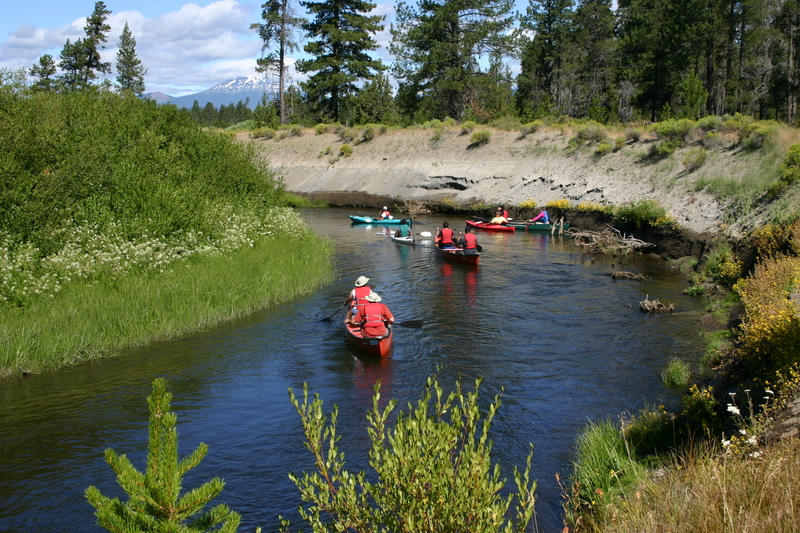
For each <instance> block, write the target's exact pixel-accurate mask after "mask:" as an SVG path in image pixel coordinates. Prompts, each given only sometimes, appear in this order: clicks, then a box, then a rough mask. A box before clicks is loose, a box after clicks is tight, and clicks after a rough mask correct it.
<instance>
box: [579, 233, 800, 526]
mask: <svg viewBox="0 0 800 533" xmlns="http://www.w3.org/2000/svg"><path fill="white" fill-rule="evenodd" d="M798 235H800V223H798V222H795V223H794V224H791V225H787V226H785V225H775V226H767V227H764V228H762V229H760V230H759V231H757V232H755V233H753V234H752V235H751V236H750V237H749V239H748V242H747V245H748V246H747V247H746V248H747V250H748V252H749V253H750V254H752V256H754V257H757V258H758V260H757V262H756V264H755V267H754V268H753V269H752V271H750V272H749V273H748V274H747V276H746V277H743V278H740V279H738V280H737V279H735V278H731V277H730V276H723V278H720V279H718V280H717V281H716V283H718V284H719V283H722V281H721V279H724V278H725V277H728V280H729V281H728V283H729V284H730V286H731V289H732V293H731V294H733V295H735V297H736V298H737V299H738V301H739V305H740V306H741V307H740V309H739V311H738V312H737V314H736V318H737V319H738V320H740V321H741V323H740V324H737V325H735V326H734V327H732V328H731V329H730V330H729V332H728V335H726V337H727V338H728V339H730V340H729V341H728V342H721V343H720V342H715V344H714V345H715V346H716V349H715V350H714V351H713V352H711V353H708V352H707V353H706V354H704V355H703V360H702V361H700V362H701V363H702V364H704V365H706V366H708V367H710V368H713V369H715V372H714V376H713V379H699V378H698V377H697V376H700V375H701V374H699V373H698V374H696V375H695V381H694V383H693V384H691V385H690V386H688V387H687V389H688V390H687V391H686V393H685V394H684V396H683V398H682V400H681V405H680V410H679V411H677V412H674V413H673V412H668V411H666V410H665V409H664V408H663V407H662V406H656V407H655V408H653V407H650V408H645V409H642V410H641V411H640V412H638V413H635V414H632V415H631V414H626V415H623V416H621V417H620V420H619V422H610V421H607V422H604V423H599V424H591V425H589V426H588V427H587V428H586V429H585V430H584V432H583V433H582V435H581V436H580V438H579V439H578V443H577V453H576V456H575V460H574V464H573V472H572V476H571V478H570V480H569V481H568V482H567V483H566V484H565V489H566V491H565V496H566V501H567V503H566V506H565V508H566V511H567V513H566V516H567V523H568V525H569V526H570V527H571V529H572V530H574V531H592V532H594V531H604V532H606V531H656V530H659V531H660V530H664V531H676V532H680V531H700V532H720V533H722V532H725V531H745V530H748V531H794V530H795V529H796V525H797V523H798V513H797V508H798V503H799V502H800V500H798V495H800V469H798V465H800V463H798V454H797V442H796V436H794V437H791V438H788V437H790V436H791V434H792V433H793V432H795V433H796V431H797V427H796V424H797V422H796V418H797V417H798V416H800V407H798V406H797V397H798V394H800V356H799V355H798V350H797V348H798V346H800V307H798V305H797V303H796V298H797V294H798V291H800V239H799V238H798ZM742 259H743V260H744V259H746V258H742ZM735 263H738V262H728V263H726V264H731V265H732V264H735ZM723 270H724V269H723ZM719 338H720V337H719V336H718V335H717V336H715V339H717V341H719ZM776 420H777V421H779V426H778V427H777V428H776V426H775V422H776ZM783 420H786V422H781V421H783ZM792 420H795V421H794V422H792ZM780 424H786V425H785V426H783V425H780ZM792 424H794V425H792Z"/></svg>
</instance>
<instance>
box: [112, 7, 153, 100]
mask: <svg viewBox="0 0 800 533" xmlns="http://www.w3.org/2000/svg"><path fill="white" fill-rule="evenodd" d="M145 74H147V69H146V68H144V67H143V66H142V61H141V60H140V59H139V57H138V56H137V55H136V39H135V38H134V36H133V35H132V34H131V30H130V28H128V22H127V21H126V22H125V28H123V30H122V34H121V35H120V36H119V50H118V51H117V87H119V90H120V92H131V93H133V94H135V95H136V96H141V95H142V93H144V89H145V85H144V75H145Z"/></svg>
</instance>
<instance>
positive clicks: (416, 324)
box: [392, 320, 423, 329]
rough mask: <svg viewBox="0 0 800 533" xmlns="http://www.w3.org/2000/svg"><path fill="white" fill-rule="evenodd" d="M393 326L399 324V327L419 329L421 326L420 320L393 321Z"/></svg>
mask: <svg viewBox="0 0 800 533" xmlns="http://www.w3.org/2000/svg"><path fill="white" fill-rule="evenodd" d="M392 325H393V326H400V327H401V328H414V329H419V328H421V327H422V325H423V322H422V320H405V321H403V322H395V323H393V324H392Z"/></svg>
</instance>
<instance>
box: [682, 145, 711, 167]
mask: <svg viewBox="0 0 800 533" xmlns="http://www.w3.org/2000/svg"><path fill="white" fill-rule="evenodd" d="M707 156H708V152H706V151H705V150H703V149H702V148H692V149H690V150H689V151H688V152H686V155H685V156H683V166H684V167H686V170H688V171H689V172H692V171H694V170H697V169H698V168H700V167H701V166H703V163H705V161H706V157H707Z"/></svg>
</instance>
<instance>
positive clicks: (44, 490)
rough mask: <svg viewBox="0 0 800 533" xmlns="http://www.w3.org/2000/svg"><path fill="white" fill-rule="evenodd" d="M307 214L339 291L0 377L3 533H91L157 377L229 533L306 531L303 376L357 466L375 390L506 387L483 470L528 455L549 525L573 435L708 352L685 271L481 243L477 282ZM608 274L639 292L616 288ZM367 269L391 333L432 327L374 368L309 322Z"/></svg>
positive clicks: (515, 239) (652, 398)
mask: <svg viewBox="0 0 800 533" xmlns="http://www.w3.org/2000/svg"><path fill="white" fill-rule="evenodd" d="M303 214H304V216H305V217H306V219H307V220H308V221H309V223H310V224H311V226H312V227H313V228H314V229H315V230H316V231H317V232H319V233H321V234H323V235H326V236H328V237H330V239H332V240H333V242H334V243H335V246H336V258H337V263H338V269H339V273H340V278H339V279H338V280H337V281H336V282H335V283H333V284H331V285H329V286H327V287H325V288H323V289H321V290H319V291H317V292H316V293H314V294H312V295H310V296H308V297H305V298H302V299H300V300H296V301H293V302H291V303H288V304H286V305H284V306H282V307H280V308H277V309H271V310H268V311H264V312H261V313H258V314H256V315H253V316H250V317H248V318H247V319H244V320H240V321H237V322H235V323H231V324H226V325H224V326H220V327H218V328H215V329H213V330H211V331H207V332H204V333H201V334H197V335H193V336H191V337H189V338H186V339H181V340H176V341H172V342H164V343H159V344H156V345H153V346H149V347H147V348H145V349H141V350H136V351H131V352H128V353H126V354H124V355H122V356H120V357H117V358H114V359H109V360H105V361H101V362H98V363H93V364H89V365H84V366H80V367H77V368H71V369H67V370H63V371H59V372H53V373H49V374H46V375H41V376H31V377H28V378H25V379H18V380H13V381H8V382H4V383H0V399H2V401H1V403H0V531H3V532H33V531H36V532H40V533H45V532H63V531H73V532H78V531H90V532H91V531H103V530H102V529H100V528H99V527H98V526H96V525H95V523H94V514H93V511H94V509H93V508H92V507H91V506H90V505H89V504H88V503H86V501H85V499H84V496H83V493H84V490H85V489H86V487H87V486H89V485H91V484H95V485H98V486H99V487H100V489H101V490H102V491H103V493H104V494H106V495H112V496H114V495H116V496H120V497H123V496H124V494H123V493H122V492H121V489H119V487H118V486H117V485H116V482H115V479H114V475H113V473H112V471H111V469H110V468H109V467H108V466H107V465H106V464H105V462H104V460H103V450H104V449H106V448H109V447H111V448H113V449H114V450H115V451H117V452H119V453H125V454H127V455H128V457H129V458H131V460H132V461H133V463H134V465H136V467H137V468H139V469H140V470H142V469H144V466H145V455H146V445H147V416H148V412H147V406H146V402H145V397H146V396H147V395H148V394H149V392H150V386H151V382H152V380H153V379H154V378H156V377H159V376H163V377H166V378H167V379H168V381H169V388H170V391H171V392H172V393H173V396H174V398H173V408H174V409H175V411H176V412H177V413H178V431H179V433H180V443H181V454H182V455H185V454H187V453H189V452H190V451H191V450H193V449H194V448H195V447H196V446H197V444H198V443H200V442H205V443H207V444H208V445H209V454H208V456H207V457H206V459H205V460H204V461H203V462H202V463H201V464H200V466H199V467H198V468H196V469H194V470H193V471H191V472H190V474H189V475H188V476H187V478H186V480H185V483H184V490H186V489H189V488H193V487H195V486H197V485H198V484H199V483H201V482H204V481H206V480H208V479H210V478H212V477H214V476H221V477H223V478H224V479H225V481H226V487H225V490H224V491H223V492H222V495H221V496H220V498H218V499H217V500H215V502H217V503H219V502H226V503H228V504H229V505H230V507H231V508H233V509H234V510H236V511H238V512H240V513H241V514H242V516H243V520H242V527H241V528H240V531H242V532H252V531H254V529H255V527H256V526H262V527H263V528H264V531H265V532H267V531H277V529H278V527H277V526H278V519H277V516H278V515H279V514H282V515H284V516H289V517H291V518H293V521H294V522H295V525H298V524H297V522H296V521H297V518H298V516H297V514H296V507H297V505H298V503H299V502H300V499H299V495H298V492H297V489H296V488H295V487H294V485H293V484H292V483H291V482H290V481H289V480H288V478H287V473H288V472H290V471H295V472H301V471H307V470H310V469H311V466H312V465H311V462H310V456H309V455H308V452H307V451H306V450H305V448H304V447H303V445H302V432H301V426H300V422H299V419H298V416H297V414H296V413H295V411H294V408H293V407H292V406H291V404H290V403H289V400H288V394H287V389H288V388H289V387H294V388H295V390H300V389H301V388H302V384H303V383H304V382H308V384H309V386H310V388H311V390H312V391H314V392H318V393H320V395H321V397H322V399H323V400H325V405H326V407H327V409H330V408H331V407H332V406H333V405H334V404H336V405H338V406H339V408H340V415H339V430H340V433H341V434H342V435H343V437H342V441H341V445H340V448H341V449H342V450H343V451H344V452H345V453H346V455H347V459H348V466H349V467H350V468H351V469H364V468H365V467H366V451H367V449H368V446H369V441H368V437H367V434H366V430H365V428H366V421H365V415H366V412H367V410H368V409H369V408H370V406H371V394H372V387H373V383H374V382H375V380H378V379H380V380H381V381H382V383H383V395H384V397H392V398H396V399H398V400H400V405H403V406H404V405H405V402H407V401H415V400H416V399H418V398H419V397H420V395H421V393H422V391H423V389H424V384H425V379H426V377H427V376H430V375H433V374H434V373H435V372H436V369H437V368H439V369H440V372H439V379H440V382H442V384H443V385H444V387H445V390H446V391H449V390H451V388H452V384H453V382H454V381H455V380H456V379H459V378H461V379H462V382H463V383H465V384H467V385H469V386H470V388H471V384H472V381H473V380H474V378H475V377H477V376H483V377H484V384H483V386H482V395H481V396H482V399H483V401H484V402H488V401H489V400H490V399H491V398H492V397H493V396H494V395H495V394H497V393H499V392H500V391H501V389H504V393H503V405H502V407H501V408H500V411H499V414H498V416H497V418H496V421H495V425H494V427H493V439H494V455H495V458H496V459H497V460H498V461H500V463H501V465H502V467H503V472H504V475H505V476H506V477H507V478H508V479H509V487H511V486H513V478H512V477H511V469H512V467H513V466H524V461H525V457H526V455H527V453H528V449H529V443H532V444H533V445H534V462H533V477H535V478H536V479H538V481H539V489H538V497H539V500H538V503H537V513H538V529H539V531H544V532H551V531H558V530H559V529H560V527H559V526H560V523H561V518H560V497H559V489H558V485H557V483H556V481H555V474H556V473H557V472H561V473H563V472H565V471H566V469H567V467H568V465H569V461H570V457H571V453H572V451H573V444H574V439H575V436H576V434H577V433H578V431H579V430H580V429H581V428H582V427H583V426H584V425H585V424H586V422H587V421H588V420H600V419H604V418H606V417H611V418H616V416H617V415H618V414H619V413H621V412H624V411H626V410H631V411H634V410H636V409H638V408H639V407H641V406H643V405H644V404H649V405H653V404H655V403H657V402H665V403H666V404H667V405H668V406H675V405H676V404H677V402H678V396H677V395H676V394H675V393H673V392H672V391H670V390H668V389H666V388H664V387H663V386H662V385H661V383H660V372H661V369H662V368H663V367H664V366H665V364H666V363H667V361H668V360H669V358H670V356H683V357H686V358H687V359H689V360H693V359H694V358H696V357H697V354H698V353H699V352H700V351H701V350H702V339H701V336H700V325H699V323H698V319H699V317H700V315H701V313H702V302H700V301H697V300H693V299H691V298H689V297H687V296H685V295H683V294H682V293H681V291H682V290H683V288H684V287H685V282H684V281H683V280H682V278H681V277H680V275H679V274H678V273H676V272H674V271H672V270H670V268H669V266H668V264H667V263H665V262H663V261H660V260H657V259H655V258H650V257H642V256H638V257H634V258H626V259H619V258H617V259H614V258H607V257H596V258H594V259H595V260H594V261H592V258H591V257H590V256H588V255H585V254H583V253H582V252H581V250H580V249H579V248H577V247H573V246H570V244H569V242H568V241H567V239H566V238H560V237H557V236H555V237H554V236H550V235H535V234H525V233H516V234H493V233H479V234H478V239H479V243H480V244H481V245H482V246H483V247H484V254H483V256H482V257H481V265H480V267H479V268H478V269H476V268H471V267H466V266H461V265H450V264H447V263H442V262H441V261H440V260H438V259H437V258H436V257H435V256H434V253H433V249H432V247H431V243H430V242H422V243H421V244H418V245H417V246H415V247H409V246H404V245H398V244H394V243H392V242H391V240H389V239H388V238H386V237H384V236H382V235H376V233H379V232H382V231H383V230H382V229H381V228H379V227H365V226H356V227H351V226H350V224H349V219H348V218H347V215H348V214H358V213H354V212H351V211H345V210H340V209H325V210H305V211H303ZM361 214H365V215H366V214H373V213H367V212H363V213H361ZM444 219H447V220H450V222H451V225H452V226H453V227H455V228H457V229H459V228H462V227H463V219H460V218H456V217H444V218H432V217H423V218H422V219H421V220H420V222H419V223H418V224H416V225H415V228H414V229H415V230H416V231H431V232H432V231H434V229H433V226H434V224H435V225H440V223H441V221H442V220H444ZM612 269H614V270H628V271H632V272H637V273H643V274H646V275H648V276H650V278H651V279H650V280H648V281H645V282H634V281H613V280H612V279H611V278H610V277H609V276H608V275H607V274H608V273H609V272H610V271H611V270H612ZM362 274H363V275H366V276H368V277H370V278H371V279H372V281H371V285H372V286H374V288H375V290H376V291H377V292H378V293H380V294H381V295H382V297H383V299H384V303H386V304H387V305H388V306H389V307H390V308H391V309H392V311H393V313H394V314H395V316H396V318H397V320H398V321H402V320H409V319H421V320H424V322H425V327H424V328H423V329H403V328H396V329H395V340H396V347H395V352H394V354H393V356H392V357H391V358H390V359H388V360H385V361H374V360H368V359H364V358H361V357H357V356H356V354H355V353H354V352H353V351H351V349H350V348H349V347H348V346H347V345H346V344H345V342H344V337H343V332H342V329H341V325H340V322H339V320H338V319H339V318H341V316H342V315H341V313H340V314H339V315H337V317H336V320H334V322H333V323H332V324H328V323H325V322H321V319H322V318H324V317H326V316H330V315H331V314H333V312H334V311H335V310H336V309H337V308H338V307H339V306H340V304H341V302H342V301H343V299H344V297H345V295H346V294H347V292H348V291H349V290H350V289H351V288H352V286H353V282H354V280H355V279H356V278H357V277H358V276H360V275H362ZM648 294H649V295H650V297H651V298H660V300H661V301H662V302H664V303H670V302H673V303H674V304H675V308H676V312H675V313H674V314H673V315H663V316H650V315H646V314H643V313H641V312H640V311H639V310H638V302H639V301H640V300H644V298H645V295H648Z"/></svg>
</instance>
